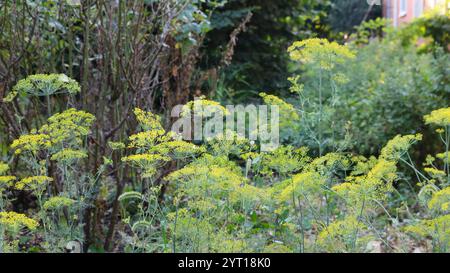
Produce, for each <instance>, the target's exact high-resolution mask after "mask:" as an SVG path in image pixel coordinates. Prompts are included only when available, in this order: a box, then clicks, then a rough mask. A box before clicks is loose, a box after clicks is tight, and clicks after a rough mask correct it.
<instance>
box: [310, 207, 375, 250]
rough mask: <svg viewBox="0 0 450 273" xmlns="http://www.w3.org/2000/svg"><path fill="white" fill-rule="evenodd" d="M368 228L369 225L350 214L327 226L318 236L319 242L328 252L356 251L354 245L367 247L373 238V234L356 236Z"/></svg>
mask: <svg viewBox="0 0 450 273" xmlns="http://www.w3.org/2000/svg"><path fill="white" fill-rule="evenodd" d="M366 230H367V226H366V225H364V224H363V223H362V222H361V221H358V219H357V218H356V217H355V216H348V217H347V218H345V219H343V220H338V221H335V222H333V223H331V224H330V225H329V226H328V227H325V228H324V229H323V230H322V231H321V232H320V233H319V235H318V236H317V244H318V245H319V247H321V248H322V249H324V250H325V251H328V252H342V251H344V252H346V251H354V249H353V246H355V247H356V248H362V247H365V246H366V245H367V242H368V241H369V240H370V239H371V236H367V235H365V236H358V237H357V238H355V234H358V233H359V234H361V233H363V232H365V231H366ZM355 239H356V242H355Z"/></svg>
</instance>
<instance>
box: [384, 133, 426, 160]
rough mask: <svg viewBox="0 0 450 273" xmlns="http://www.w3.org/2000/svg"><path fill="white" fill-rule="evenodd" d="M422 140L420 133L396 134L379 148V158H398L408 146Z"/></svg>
mask: <svg viewBox="0 0 450 273" xmlns="http://www.w3.org/2000/svg"><path fill="white" fill-rule="evenodd" d="M420 140H422V135H421V134H416V135H405V136H402V135H397V136H396V137H394V138H393V139H391V140H389V141H388V143H387V144H386V146H384V148H383V149H382V150H381V158H384V159H386V160H399V159H400V158H401V157H402V156H403V154H405V153H406V152H407V151H408V149H409V147H411V145H413V144H414V143H416V142H417V141H420Z"/></svg>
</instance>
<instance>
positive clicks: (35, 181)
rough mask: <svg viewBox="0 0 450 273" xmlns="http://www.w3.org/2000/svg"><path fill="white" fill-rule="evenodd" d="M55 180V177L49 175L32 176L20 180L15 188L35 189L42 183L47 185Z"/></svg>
mask: <svg viewBox="0 0 450 273" xmlns="http://www.w3.org/2000/svg"><path fill="white" fill-rule="evenodd" d="M51 181H53V178H51V177H48V176H30V177H26V178H23V179H21V180H19V181H18V182H17V183H16V184H15V185H14V187H15V189H17V190H23V189H25V188H26V189H30V190H35V189H37V188H38V187H41V186H42V185H45V183H47V182H51Z"/></svg>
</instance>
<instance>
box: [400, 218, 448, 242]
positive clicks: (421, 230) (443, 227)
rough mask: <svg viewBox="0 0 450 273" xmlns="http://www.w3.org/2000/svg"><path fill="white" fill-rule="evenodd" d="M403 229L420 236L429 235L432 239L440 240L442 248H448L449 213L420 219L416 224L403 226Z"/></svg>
mask: <svg viewBox="0 0 450 273" xmlns="http://www.w3.org/2000/svg"><path fill="white" fill-rule="evenodd" d="M405 231H406V232H408V233H413V234H417V235H419V236H421V237H431V238H433V240H434V241H436V242H441V244H442V247H443V248H444V249H448V247H450V214H447V215H444V216H439V217H437V218H434V219H431V220H421V221H420V222H418V223H417V224H413V225H410V226H407V227H405Z"/></svg>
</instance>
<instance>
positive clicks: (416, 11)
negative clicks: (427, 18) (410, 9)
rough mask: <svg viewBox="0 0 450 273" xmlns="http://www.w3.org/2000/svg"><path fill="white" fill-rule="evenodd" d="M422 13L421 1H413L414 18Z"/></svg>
mask: <svg viewBox="0 0 450 273" xmlns="http://www.w3.org/2000/svg"><path fill="white" fill-rule="evenodd" d="M422 13H423V1H422V0H415V1H414V17H419V16H420V15H422Z"/></svg>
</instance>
